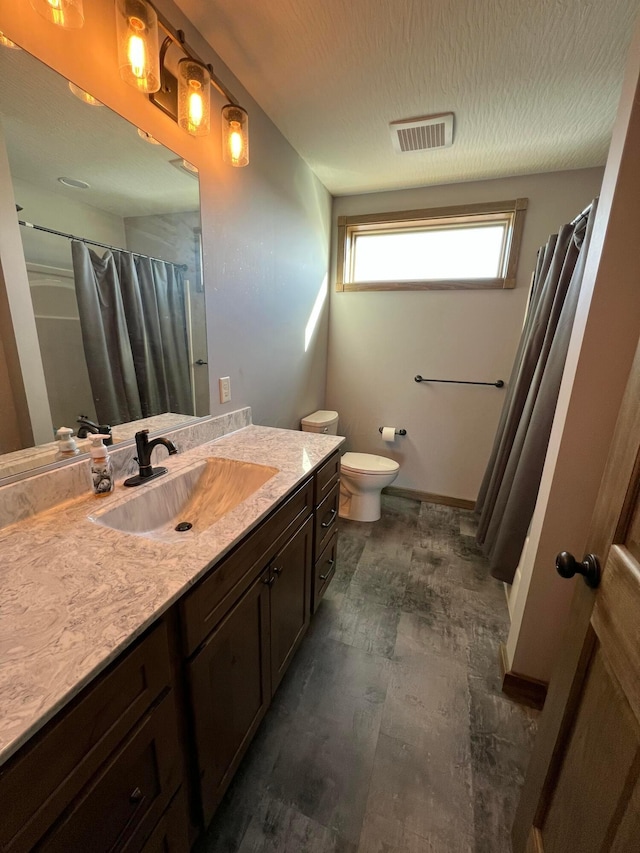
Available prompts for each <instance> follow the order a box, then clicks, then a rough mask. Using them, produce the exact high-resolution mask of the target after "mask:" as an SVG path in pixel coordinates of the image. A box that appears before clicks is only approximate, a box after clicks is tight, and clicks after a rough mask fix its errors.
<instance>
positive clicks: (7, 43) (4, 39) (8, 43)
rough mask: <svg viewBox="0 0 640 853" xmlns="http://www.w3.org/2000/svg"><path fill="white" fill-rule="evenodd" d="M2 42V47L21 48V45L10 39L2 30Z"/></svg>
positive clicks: (0, 36) (0, 34) (0, 33)
mask: <svg viewBox="0 0 640 853" xmlns="http://www.w3.org/2000/svg"><path fill="white" fill-rule="evenodd" d="M0 44H1V45H2V47H10V48H11V49H12V50H21V48H20V47H18V45H17V44H16V43H15V42H14V41H11V39H8V38H7V37H6V36H5V34H4V33H3V32H0Z"/></svg>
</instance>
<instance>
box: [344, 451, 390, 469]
mask: <svg viewBox="0 0 640 853" xmlns="http://www.w3.org/2000/svg"><path fill="white" fill-rule="evenodd" d="M340 466H341V468H342V469H343V470H344V471H351V472H352V473H354V474H392V473H393V472H395V471H399V470H400V465H399V463H398V462H396V461H395V460H394V459H389V458H388V457H387V456H376V455H375V454H373V453H351V452H349V453H345V454H344V456H343V457H342V459H341V460H340Z"/></svg>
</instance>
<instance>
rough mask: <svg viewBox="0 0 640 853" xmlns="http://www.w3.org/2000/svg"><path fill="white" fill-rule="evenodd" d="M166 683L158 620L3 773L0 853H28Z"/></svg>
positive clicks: (164, 635)
mask: <svg viewBox="0 0 640 853" xmlns="http://www.w3.org/2000/svg"><path fill="white" fill-rule="evenodd" d="M170 680H171V679H170V669H169V651H168V645H167V630H166V627H165V624H164V622H161V623H160V624H159V625H158V626H157V627H156V628H155V629H154V630H153V631H152V633H151V634H149V635H148V636H147V637H145V638H144V639H143V640H141V641H140V642H139V643H138V644H137V645H136V646H135V647H134V648H133V649H132V650H131V651H130V652H129V653H128V654H127V655H126V656H125V658H124V660H121V661H118V663H117V664H116V665H115V666H114V667H113V668H112V669H111V670H108V671H107V672H106V673H105V674H104V675H102V676H100V677H99V679H98V681H97V683H94V684H92V685H91V686H90V687H89V688H87V690H85V691H84V692H83V693H82V694H80V696H79V697H78V699H76V700H75V701H74V702H73V703H72V705H71V707H70V708H69V709H64V710H63V711H62V712H61V714H60V715H59V719H54V720H53V721H52V722H51V723H50V724H49V725H48V726H47V727H46V728H45V729H44V730H43V731H42V732H41V733H40V734H39V735H36V736H35V738H34V739H33V741H32V742H30V744H29V745H28V746H27V747H26V748H25V749H24V750H23V751H22V752H19V753H18V755H17V756H16V757H15V758H14V759H13V760H12V761H10V762H9V763H8V765H7V766H6V767H5V768H4V769H3V770H2V771H0V802H3V803H11V808H10V809H8V808H7V809H3V813H2V820H1V821H0V849H2V850H7V851H11V853H14V851H26V850H30V849H31V848H32V846H33V845H34V844H35V843H36V842H37V841H38V839H39V838H40V837H41V836H42V834H43V833H44V831H45V830H46V829H48V828H49V827H50V826H51V825H52V824H53V823H54V822H55V821H56V820H57V819H58V817H59V816H60V814H61V813H62V811H63V810H64V809H65V808H66V807H67V806H68V805H69V803H70V802H71V801H72V800H73V799H74V798H75V797H76V796H77V794H78V792H79V791H80V789H81V788H82V787H83V786H84V785H85V784H86V783H87V782H88V781H89V779H90V778H91V777H92V776H93V775H94V773H95V772H96V770H97V769H98V767H99V766H100V765H101V764H102V763H103V762H104V761H105V759H106V758H107V757H108V756H109V754H110V753H111V752H112V751H113V750H114V749H115V747H116V746H117V745H118V744H119V743H120V741H121V740H122V739H123V738H124V737H125V735H126V734H127V733H128V732H129V731H130V730H131V729H132V728H133V727H134V726H135V724H136V723H137V722H138V720H139V719H140V718H141V717H142V716H143V714H144V713H145V711H146V710H147V709H148V708H149V706H150V705H151V704H152V702H153V701H154V700H155V699H156V698H157V696H158V695H159V694H160V693H161V692H162V690H164V689H165V688H166V687H167V686H168V685H169V683H170Z"/></svg>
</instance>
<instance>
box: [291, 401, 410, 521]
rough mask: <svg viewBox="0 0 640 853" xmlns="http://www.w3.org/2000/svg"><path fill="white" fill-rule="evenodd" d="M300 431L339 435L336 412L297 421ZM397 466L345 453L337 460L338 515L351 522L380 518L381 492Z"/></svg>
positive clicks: (385, 460)
mask: <svg viewBox="0 0 640 853" xmlns="http://www.w3.org/2000/svg"><path fill="white" fill-rule="evenodd" d="M300 425H301V428H302V431H303V432H323V433H326V434H327V435H337V434H338V413H337V412H331V411H324V410H321V411H318V412H313V414H311V415H307V417H306V418H303V419H302V420H301V422H300ZM399 470H400V465H399V464H398V463H397V462H396V461H395V460H393V459H389V458H388V457H386V456H376V455H374V454H373V453H345V454H344V456H343V457H342V459H341V462H340V517H341V518H348V519H350V520H351V521H377V520H378V519H379V518H380V492H381V491H382V490H383V489H384V487H385V486H389V485H391V483H393V481H394V480H395V478H396V477H397V476H398V471H399Z"/></svg>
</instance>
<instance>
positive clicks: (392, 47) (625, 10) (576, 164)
mask: <svg viewBox="0 0 640 853" xmlns="http://www.w3.org/2000/svg"><path fill="white" fill-rule="evenodd" d="M177 3H178V5H179V6H180V7H181V9H182V10H183V11H184V12H185V14H186V15H187V16H188V17H189V18H190V19H191V21H192V22H193V23H194V24H195V25H196V27H197V28H198V29H199V30H200V32H202V34H203V35H204V36H205V37H206V38H207V40H208V41H209V43H210V44H211V45H212V46H213V48H214V49H215V50H216V51H217V52H218V54H219V55H220V56H221V58H222V59H223V60H224V62H226V64H227V65H228V66H229V68H230V69H231V70H232V71H233V72H234V73H235V74H236V76H237V77H238V78H239V79H240V80H241V81H242V83H243V84H244V85H245V87H246V88H247V89H248V91H249V92H250V93H251V95H252V96H253V97H254V98H255V99H256V100H257V101H258V103H259V104H260V105H261V106H262V108H263V109H264V110H265V112H266V113H267V114H268V115H269V116H270V118H271V119H272V120H273V121H274V122H275V124H276V125H277V126H278V127H279V129H280V130H281V131H282V133H283V134H284V136H285V137H286V138H287V139H288V140H289V141H290V142H291V144H292V145H293V146H294V148H295V149H296V150H297V151H298V152H299V153H300V154H301V156H302V157H303V158H304V159H305V160H306V161H307V163H308V164H309V165H310V166H311V168H312V169H313V170H314V172H315V173H316V174H317V175H318V177H319V178H320V180H321V181H322V182H323V183H324V184H325V186H326V187H327V188H328V189H329V190H330V191H331V192H332V193H334V194H336V195H343V194H349V193H359V192H368V191H374V190H381V189H394V188H400V187H411V186H423V185H428V184H438V183H448V182H455V181H469V180H476V179H482V178H494V177H499V176H503V175H514V174H528V173H534V172H545V171H555V170H559V169H576V168H581V167H587V166H597V165H601V164H603V163H604V161H605V159H606V152H607V148H608V143H609V138H610V134H611V128H612V124H613V119H614V115H615V110H616V106H617V101H618V97H619V94H620V86H621V83H622V75H623V69H624V64H625V55H626V51H627V49H628V46H629V42H630V39H631V33H632V29H633V25H634V22H635V18H636V16H637V14H638V12H640V0H321V2H318V0H270V2H268V3H256V2H255V0H177ZM447 111H453V112H454V113H455V115H456V123H455V131H454V144H453V147H452V148H448V149H441V150H436V151H430V152H418V153H411V154H395V153H394V151H393V148H392V144H391V138H390V135H389V132H388V128H387V126H388V123H389V122H390V121H394V120H397V119H401V118H405V117H411V116H422V115H427V114H431V113H439V112H447ZM254 144H256V143H255V142H254Z"/></svg>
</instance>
